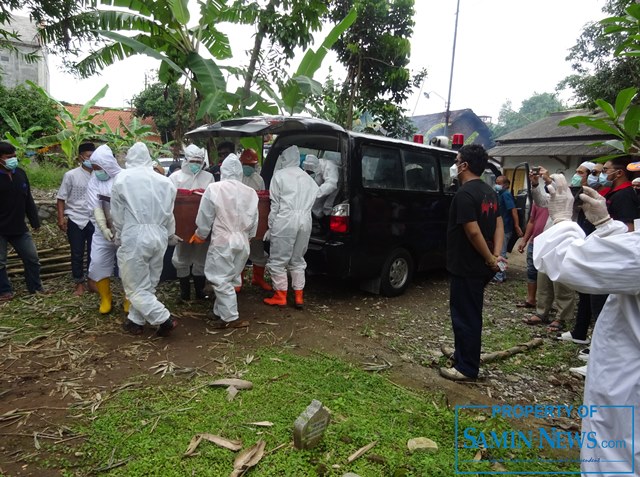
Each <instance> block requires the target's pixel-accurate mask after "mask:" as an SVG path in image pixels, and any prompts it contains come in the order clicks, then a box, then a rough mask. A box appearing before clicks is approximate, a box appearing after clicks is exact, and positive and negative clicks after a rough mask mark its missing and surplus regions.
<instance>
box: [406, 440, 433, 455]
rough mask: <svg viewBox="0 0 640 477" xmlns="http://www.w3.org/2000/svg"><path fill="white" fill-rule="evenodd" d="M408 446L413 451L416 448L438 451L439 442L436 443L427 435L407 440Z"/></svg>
mask: <svg viewBox="0 0 640 477" xmlns="http://www.w3.org/2000/svg"><path fill="white" fill-rule="evenodd" d="M407 447H408V448H409V450H410V451H411V452H414V451H416V450H421V451H425V452H438V444H436V443H435V442H434V441H432V440H431V439H427V438H426V437H415V438H413V439H409V441H408V442H407Z"/></svg>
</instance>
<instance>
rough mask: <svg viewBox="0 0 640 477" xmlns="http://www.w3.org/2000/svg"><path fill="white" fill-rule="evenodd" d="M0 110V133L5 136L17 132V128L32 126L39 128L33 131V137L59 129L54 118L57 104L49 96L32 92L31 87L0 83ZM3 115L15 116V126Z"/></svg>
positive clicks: (22, 129)
mask: <svg viewBox="0 0 640 477" xmlns="http://www.w3.org/2000/svg"><path fill="white" fill-rule="evenodd" d="M0 111H3V112H4V114H2V119H0V135H1V136H3V137H6V136H5V134H6V133H7V132H13V133H17V130H18V129H20V130H21V131H26V130H28V129H31V128H33V127H38V128H40V129H38V130H37V131H33V133H32V134H33V137H40V136H43V135H48V134H55V133H57V132H58V131H59V130H60V129H59V127H60V126H59V124H58V121H57V120H56V116H57V115H58V107H57V104H56V103H55V102H54V101H52V100H50V99H49V98H46V97H43V96H41V95H39V94H34V91H33V89H32V88H30V87H27V86H24V85H19V86H16V87H15V88H5V87H4V86H1V85H0ZM5 115H7V116H9V117H14V116H15V118H16V120H17V123H18V124H17V127H16V125H15V124H10V123H9V122H8V121H7V120H6V119H5Z"/></svg>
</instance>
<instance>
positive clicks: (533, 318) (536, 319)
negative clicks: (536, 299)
mask: <svg viewBox="0 0 640 477" xmlns="http://www.w3.org/2000/svg"><path fill="white" fill-rule="evenodd" d="M522 322H523V323H524V324H525V325H530V326H534V325H546V324H548V323H549V321H548V320H547V319H546V318H545V317H544V316H541V315H538V314H537V313H534V314H533V315H529V316H527V317H526V318H525V319H524V320H522Z"/></svg>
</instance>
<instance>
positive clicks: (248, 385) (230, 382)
mask: <svg viewBox="0 0 640 477" xmlns="http://www.w3.org/2000/svg"><path fill="white" fill-rule="evenodd" d="M209 386H223V387H229V386H233V387H235V388H236V389H252V388H253V383H252V382H251V381H245V380H244V379H236V378H227V379H218V380H217V381H214V382H212V383H209Z"/></svg>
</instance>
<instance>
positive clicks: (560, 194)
mask: <svg viewBox="0 0 640 477" xmlns="http://www.w3.org/2000/svg"><path fill="white" fill-rule="evenodd" d="M551 179H552V180H553V182H552V183H551V184H549V185H547V190H548V191H549V205H548V206H547V208H548V209H549V216H551V219H552V220H553V224H554V225H555V224H557V223H558V222H562V221H565V220H571V215H572V213H573V195H572V194H571V190H570V189H569V185H568V184H567V179H565V177H564V175H563V174H551Z"/></svg>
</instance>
